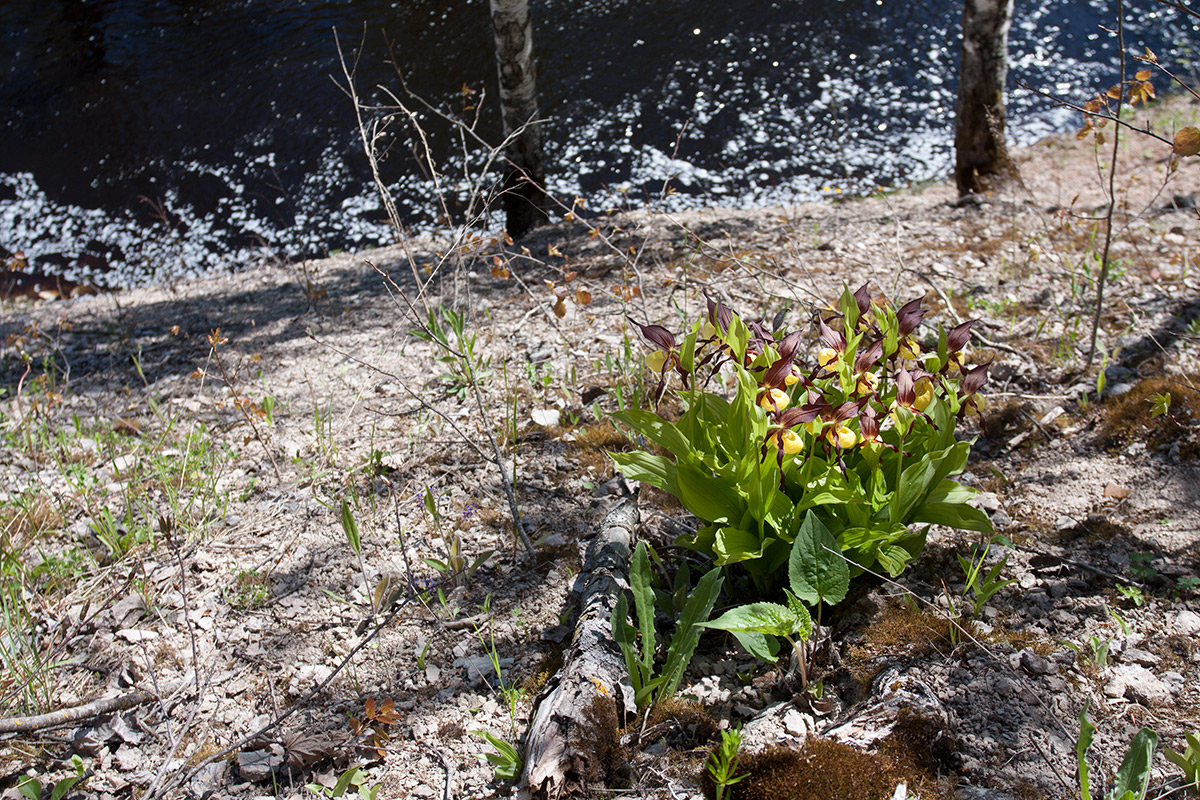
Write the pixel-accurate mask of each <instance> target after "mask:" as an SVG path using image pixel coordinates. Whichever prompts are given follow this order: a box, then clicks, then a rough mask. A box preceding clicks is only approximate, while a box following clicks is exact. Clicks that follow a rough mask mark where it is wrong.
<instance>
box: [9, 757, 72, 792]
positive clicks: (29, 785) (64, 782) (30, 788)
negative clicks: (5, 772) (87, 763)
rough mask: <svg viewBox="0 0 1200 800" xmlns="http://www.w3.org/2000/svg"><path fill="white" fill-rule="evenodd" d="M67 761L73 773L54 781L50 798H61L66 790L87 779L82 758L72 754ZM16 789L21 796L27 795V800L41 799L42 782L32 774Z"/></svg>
mask: <svg viewBox="0 0 1200 800" xmlns="http://www.w3.org/2000/svg"><path fill="white" fill-rule="evenodd" d="M67 763H68V764H70V766H71V768H72V769H74V770H75V774H74V775H68V776H67V777H65V778H62V779H61V780H58V781H55V782H54V787H53V788H52V789H51V790H50V800H62V798H64V797H66V796H67V792H69V791H71V790H72V789H74V788H75V787H76V786H78V785H79V784H80V783H82V782H83V781H84V780H86V779H87V773H86V772H85V771H84V769H83V759H82V758H80V757H79V756H78V755H74V756H71V760H70V761H68V762H67ZM17 791H18V792H20V793H21V796H22V797H27V798H29V800H41V797H42V782H41V781H39V780H38V779H37V778H34V777H33V776H29V777H26V778H25V780H23V781H21V783H20V784H18V785H17Z"/></svg>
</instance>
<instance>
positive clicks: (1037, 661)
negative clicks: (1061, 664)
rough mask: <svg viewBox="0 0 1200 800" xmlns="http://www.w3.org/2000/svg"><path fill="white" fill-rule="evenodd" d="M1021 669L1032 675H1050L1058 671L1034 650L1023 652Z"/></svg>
mask: <svg viewBox="0 0 1200 800" xmlns="http://www.w3.org/2000/svg"><path fill="white" fill-rule="evenodd" d="M1021 668H1022V669H1024V670H1025V671H1026V672H1028V673H1029V674H1030V675H1049V674H1051V673H1053V672H1056V671H1057V669H1058V668H1057V667H1055V666H1054V665H1053V664H1051V663H1050V662H1049V661H1047V660H1046V659H1045V658H1043V657H1041V656H1039V655H1038V654H1037V653H1035V652H1033V651H1032V650H1022V651H1021Z"/></svg>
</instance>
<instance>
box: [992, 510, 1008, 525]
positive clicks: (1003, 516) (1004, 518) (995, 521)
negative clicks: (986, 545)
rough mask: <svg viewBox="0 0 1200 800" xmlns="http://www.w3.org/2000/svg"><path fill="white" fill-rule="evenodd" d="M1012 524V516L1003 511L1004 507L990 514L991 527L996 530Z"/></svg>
mask: <svg viewBox="0 0 1200 800" xmlns="http://www.w3.org/2000/svg"><path fill="white" fill-rule="evenodd" d="M1012 524H1013V521H1012V517H1010V516H1009V515H1008V514H1007V513H1006V512H1005V511H1004V509H1002V508H1000V509H996V513H994V514H992V527H993V528H995V529H997V530H1004V529H1006V528H1011V527H1012Z"/></svg>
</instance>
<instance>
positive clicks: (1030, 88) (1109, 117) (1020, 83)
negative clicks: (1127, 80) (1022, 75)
mask: <svg viewBox="0 0 1200 800" xmlns="http://www.w3.org/2000/svg"><path fill="white" fill-rule="evenodd" d="M1124 62H1125V51H1124V49H1122V50H1121V63H1122V69H1121V74H1122V75H1124V74H1125V70H1124V66H1123V65H1124ZM1017 85H1018V86H1020V87H1021V88H1022V89H1026V90H1028V91H1030V92H1033V93H1034V94H1036V95H1040V96H1042V97H1044V98H1046V99H1047V100H1053V101H1054V102H1056V103H1058V104H1059V105H1061V106H1064V107H1065V108H1070V109H1072V110H1074V111H1078V112H1079V113H1080V114H1086V115H1087V116H1089V117H1095V118H1096V119H1103V120H1108V121H1109V122H1114V123H1116V124H1117V126H1118V127H1122V128H1128V129H1129V130H1131V131H1137V132H1138V133H1140V134H1143V135H1144V136H1149V137H1150V138H1152V139H1158V140H1159V141H1160V142H1162V143H1163V144H1165V145H1168V146H1170V147H1174V146H1175V143H1174V142H1173V141H1171V140H1170V139H1168V138H1166V137H1165V136H1159V135H1158V134H1157V133H1155V132H1154V131H1152V130H1150V128H1149V127H1145V128H1139V127H1138V126H1137V125H1134V124H1132V123H1130V122H1126V121H1125V120H1123V119H1121V118H1120V117H1119V116H1113V115H1111V114H1101V113H1099V112H1096V111H1088V110H1087V109H1086V108H1084V107H1083V106H1081V105H1079V104H1078V103H1072V102H1071V101H1070V100H1064V99H1063V98H1061V97H1059V96H1058V95H1056V94H1052V93H1050V92H1047V91H1046V90H1045V89H1037V88H1034V87H1033V86H1030V85H1029V84H1028V83H1025V82H1024V81H1017ZM1119 113H1120V111H1119V110H1118V114H1119ZM1114 138H1115V137H1114Z"/></svg>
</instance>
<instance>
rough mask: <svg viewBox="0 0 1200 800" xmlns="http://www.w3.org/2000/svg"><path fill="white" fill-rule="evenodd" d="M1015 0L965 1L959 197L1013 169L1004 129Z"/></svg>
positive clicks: (957, 143)
mask: <svg viewBox="0 0 1200 800" xmlns="http://www.w3.org/2000/svg"><path fill="white" fill-rule="evenodd" d="M1012 15H1013V0H963V39H962V68H961V70H960V71H959V76H958V108H957V115H956V118H955V121H954V180H955V183H957V184H958V193H959V196H963V195H967V194H971V193H973V192H981V191H984V190H986V189H987V188H988V186H989V179H990V178H995V177H1004V176H1007V175H1008V174H1009V172H1010V171H1011V170H1012V161H1011V159H1009V156H1008V146H1007V144H1006V142H1005V134H1004V128H1005V125H1004V84H1005V82H1006V81H1007V80H1008V29H1009V27H1010V26H1011V25H1012Z"/></svg>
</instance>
